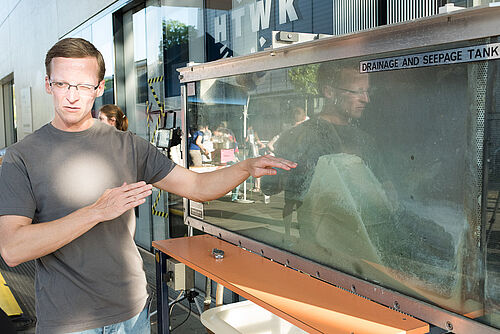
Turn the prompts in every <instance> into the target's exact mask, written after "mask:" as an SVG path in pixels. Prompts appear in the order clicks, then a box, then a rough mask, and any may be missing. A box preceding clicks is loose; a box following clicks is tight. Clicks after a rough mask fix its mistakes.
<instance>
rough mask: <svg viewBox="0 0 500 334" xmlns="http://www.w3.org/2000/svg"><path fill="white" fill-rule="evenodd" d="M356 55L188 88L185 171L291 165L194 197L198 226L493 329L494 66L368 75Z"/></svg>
mask: <svg viewBox="0 0 500 334" xmlns="http://www.w3.org/2000/svg"><path fill="white" fill-rule="evenodd" d="M483 43H484V41H475V42H474V43H471V44H474V45H479V44H483ZM468 45H469V44H467V43H455V44H451V45H445V46H442V47H440V48H439V49H443V50H447V49H453V48H461V47H466V46H468ZM435 50H436V48H434V50H432V51H435ZM428 51H431V50H430V49H425V50H424V49H421V50H412V53H420V52H428ZM464 52H465V51H464ZM400 55H401V54H397V56H400ZM392 56H396V54H384V55H377V56H372V57H371V58H368V59H373V58H378V57H380V58H385V57H392ZM363 60H366V59H364V58H363V59H361V58H357V59H348V60H339V61H333V62H325V63H320V64H310V65H305V66H298V67H291V68H285V69H278V70H271V71H262V72H257V73H250V74H244V75H238V76H231V77H223V78H219V79H210V80H203V81H200V82H196V83H195V84H196V87H195V95H193V96H188V107H187V124H188V127H189V129H190V131H191V138H192V140H191V142H190V143H189V154H190V156H191V158H192V159H191V167H190V168H191V169H192V170H194V171H197V172H203V171H209V170H215V169H220V168H226V167H227V166H230V165H231V164H234V163H236V162H237V161H241V160H243V159H245V158H248V157H253V156H258V155H262V154H265V153H271V154H275V155H276V156H280V157H284V158H287V159H290V160H292V161H296V162H297V163H298V166H297V168H296V169H295V170H292V171H288V172H287V171H281V170H280V171H278V174H277V175H275V176H267V177H263V178H261V179H260V180H255V179H252V178H250V179H248V180H247V181H245V182H244V183H243V184H242V185H241V186H239V187H237V188H236V189H234V190H233V191H232V192H231V193H229V194H227V195H226V196H225V197H223V198H221V199H220V200H217V201H212V202H210V203H209V205H206V204H205V205H204V210H203V214H204V220H205V221H207V222H209V223H211V224H213V225H216V226H218V227H221V228H223V229H227V230H230V231H233V232H236V233H238V234H241V235H243V236H246V237H249V238H252V239H255V240H258V241H260V242H263V243H265V244H268V245H272V246H274V247H277V248H280V249H284V250H287V251H289V252H292V253H294V254H297V255H299V256H301V257H305V258H308V259H311V260H313V261H315V262H317V263H320V264H324V265H327V266H329V267H332V268H335V269H338V270H340V271H343V272H346V273H348V274H350V275H353V276H356V277H360V278H362V279H365V280H368V281H371V282H375V283H377V284H380V285H382V286H386V287H389V288H391V289H394V290H397V291H400V292H402V293H404V294H406V295H409V296H413V297H415V298H418V299H420V300H423V301H426V302H429V303H432V304H435V305H438V306H439V307H442V308H444V309H447V310H450V311H453V312H456V313H459V314H462V315H465V316H468V317H474V318H478V317H480V318H478V320H479V321H481V322H485V323H488V324H490V325H492V326H494V327H498V328H500V319H499V315H500V312H499V308H500V295H499V294H498V291H500V275H499V272H500V270H499V268H500V266H499V261H498V254H499V251H498V241H496V242H495V241H493V240H497V239H498V236H499V233H498V231H499V227H498V224H497V223H495V214H494V212H496V209H497V208H498V200H497V199H498V189H497V188H498V187H496V186H494V185H496V184H499V183H500V179H499V178H498V176H499V175H500V173H497V168H498V167H497V163H496V161H497V160H499V162H498V164H499V165H500V158H498V159H497V157H496V155H497V154H496V151H497V150H500V149H499V147H500V146H499V142H498V141H497V140H493V139H492V140H489V139H488V140H487V141H486V142H487V143H489V146H488V149H487V152H486V153H487V154H490V155H491V156H492V158H489V157H486V159H484V160H485V161H484V163H483V154H484V153H485V152H483V138H489V137H488V136H490V134H489V133H491V136H492V137H491V138H496V137H493V134H494V133H495V134H497V132H498V131H500V128H499V126H500V123H498V122H497V123H495V122H493V121H492V122H490V123H487V124H489V127H487V126H485V118H486V121H488V117H487V116H488V115H487V113H488V112H487V110H488V111H490V112H489V114H490V115H493V116H494V115H496V114H497V111H498V110H499V109H498V105H496V104H494V103H493V102H494V101H499V100H500V99H499V98H500V90H499V88H498V87H499V85H498V83H497V81H498V80H496V79H495V77H496V76H497V75H498V70H497V69H496V68H497V65H498V64H497V63H498V61H496V60H495V61H489V62H475V63H461V64H449V65H441V66H431V67H419V68H412V69H403V70H395V71H380V72H373V73H368V74H367V73H360V61H363ZM485 92H487V93H486V94H485ZM188 95H189V94H188ZM495 103H498V102H495ZM485 131H486V132H485ZM497 137H498V134H497ZM195 138H201V140H199V141H197V140H195ZM208 153H209V154H208ZM200 156H206V157H207V156H209V157H210V160H209V161H208V162H207V161H205V162H204V161H203V160H201V163H200V159H199V157H200ZM499 156H500V155H499ZM491 161H493V163H491ZM488 164H491V165H489V167H488V166H487V165H488ZM484 168H489V170H490V171H491V172H490V173H488V175H489V179H490V180H489V182H490V183H489V185H490V186H489V187H488V189H487V190H488V202H487V203H486V200H485V201H484V202H485V203H486V204H487V205H483V200H482V198H483V192H484V190H485V189H483V184H484V180H483V174H484V173H483V169H484ZM486 216H488V221H489V222H490V223H489V224H486V223H485V222H486V219H487V218H486ZM486 235H487V236H488V237H487V240H488V242H489V243H488V244H486V243H485V240H486V239H485V238H486ZM495 245H496V246H495ZM486 255H487V258H486V260H487V261H486V263H487V266H486V267H485V266H484V263H485V261H484V259H485V256H486Z"/></svg>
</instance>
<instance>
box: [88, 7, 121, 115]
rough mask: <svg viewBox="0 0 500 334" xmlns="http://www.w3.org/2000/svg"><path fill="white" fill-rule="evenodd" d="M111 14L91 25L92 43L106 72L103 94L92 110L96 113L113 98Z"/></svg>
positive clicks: (111, 101) (112, 101)
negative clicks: (99, 53) (99, 54)
mask: <svg viewBox="0 0 500 334" xmlns="http://www.w3.org/2000/svg"><path fill="white" fill-rule="evenodd" d="M111 15H112V14H108V15H106V16H104V17H103V18H102V19H100V20H98V21H96V22H94V23H93V24H92V40H91V41H92V43H93V44H94V45H95V47H96V48H97V49H98V50H99V51H100V52H101V54H102V56H103V58H104V63H105V64H106V72H105V73H104V82H105V86H104V93H103V94H102V96H100V97H98V98H96V100H95V103H94V110H95V111H97V110H99V108H100V107H101V106H103V105H105V104H113V103H114V101H115V97H114V77H115V75H114V74H115V69H114V64H115V62H114V54H113V21H112V17H111Z"/></svg>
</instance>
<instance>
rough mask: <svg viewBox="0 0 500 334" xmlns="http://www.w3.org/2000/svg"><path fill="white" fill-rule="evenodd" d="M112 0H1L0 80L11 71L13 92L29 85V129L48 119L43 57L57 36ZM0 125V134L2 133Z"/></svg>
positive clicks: (49, 104) (18, 106)
mask: <svg viewBox="0 0 500 334" xmlns="http://www.w3.org/2000/svg"><path fill="white" fill-rule="evenodd" d="M114 2H116V0H99V1H94V0H93V1H81V0H44V1H39V0H2V5H1V6H0V48H1V50H2V52H0V80H1V79H3V78H5V77H6V76H7V75H9V74H10V73H14V84H15V89H16V93H17V94H16V95H17V97H18V96H19V93H20V91H21V89H22V88H25V87H31V92H32V97H31V108H32V118H33V121H32V122H33V130H36V129H38V128H40V127H41V126H42V125H44V124H46V123H47V122H49V121H50V120H51V119H52V116H53V109H52V101H51V98H50V96H49V95H48V94H47V93H45V88H44V78H45V66H44V59H45V54H46V52H47V51H48V49H49V48H50V47H51V46H52V45H53V44H54V43H55V42H57V40H58V39H59V38H61V37H62V36H64V35H65V34H67V33H68V32H70V31H71V30H73V29H75V28H76V27H78V26H79V25H81V24H82V23H84V22H85V21H87V20H88V19H89V18H91V17H92V16H94V15H95V14H97V13H99V12H100V11H102V10H103V9H105V8H106V7H108V6H109V5H111V4H112V3H114ZM20 100H21V99H20V98H17V99H16V113H17V123H18V124H17V127H18V139H22V138H23V137H25V136H26V135H27V134H29V133H24V132H23V126H22V124H23V120H22V105H21V101H20ZM3 132H4V128H3V127H1V128H0V137H3V136H4V133H3Z"/></svg>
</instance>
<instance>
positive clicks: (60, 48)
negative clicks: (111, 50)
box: [45, 38, 106, 82]
mask: <svg viewBox="0 0 500 334" xmlns="http://www.w3.org/2000/svg"><path fill="white" fill-rule="evenodd" d="M56 57H63V58H86V57H93V58H95V59H96V60H97V65H98V66H99V73H97V77H98V79H99V82H101V81H102V80H103V79H104V73H105V72H106V66H105V65H104V58H103V57H102V54H101V53H100V52H99V50H97V49H96V47H95V46H94V45H93V44H92V43H90V42H89V41H87V40H85V39H83V38H64V39H61V40H60V41H59V42H57V43H56V44H54V46H52V47H51V48H50V50H49V51H48V52H47V55H46V56H45V71H46V73H47V76H48V77H49V78H50V63H51V62H52V59H53V58H56Z"/></svg>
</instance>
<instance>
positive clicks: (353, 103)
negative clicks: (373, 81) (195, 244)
mask: <svg viewBox="0 0 500 334" xmlns="http://www.w3.org/2000/svg"><path fill="white" fill-rule="evenodd" d="M368 87H369V82H368V76H367V75H360V74H359V73H357V72H354V71H350V72H345V73H344V75H343V80H342V82H341V83H339V85H338V87H336V89H335V95H336V96H337V103H338V106H339V108H341V110H343V111H345V112H346V113H347V114H348V116H349V117H350V118H353V119H358V118H360V117H361V115H362V114H363V111H364V110H365V107H366V104H367V103H368V102H370V98H369V96H368Z"/></svg>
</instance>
